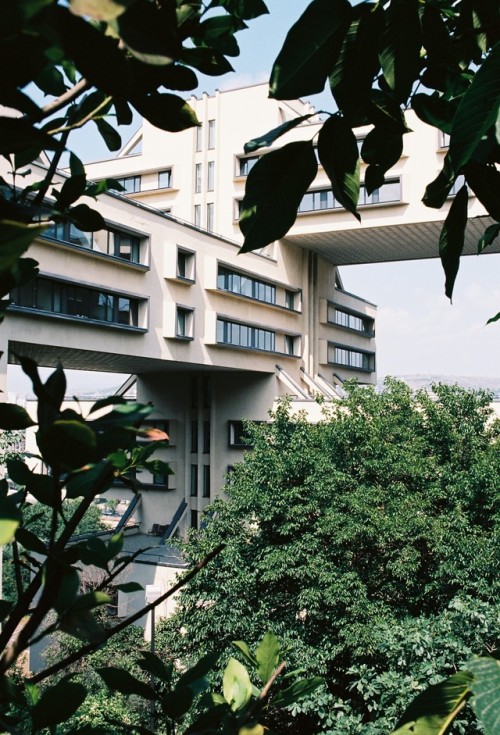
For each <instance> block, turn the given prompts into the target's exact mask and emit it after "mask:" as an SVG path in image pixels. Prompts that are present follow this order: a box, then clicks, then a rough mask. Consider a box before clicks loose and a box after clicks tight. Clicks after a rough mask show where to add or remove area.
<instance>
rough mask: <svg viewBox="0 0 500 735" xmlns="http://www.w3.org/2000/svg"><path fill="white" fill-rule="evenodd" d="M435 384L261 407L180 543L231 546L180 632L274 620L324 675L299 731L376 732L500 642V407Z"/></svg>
mask: <svg viewBox="0 0 500 735" xmlns="http://www.w3.org/2000/svg"><path fill="white" fill-rule="evenodd" d="M434 390H435V393H436V396H435V399H434V398H431V397H429V396H428V395H427V394H425V393H417V394H415V395H413V394H412V393H411V391H410V390H409V389H408V388H407V387H406V386H405V385H404V384H401V383H398V382H389V383H388V384H387V385H386V388H385V391H384V392H383V393H382V394H381V395H377V394H376V393H375V392H374V391H373V390H372V389H368V388H362V387H355V386H351V387H350V388H349V389H348V395H347V398H346V400H345V401H344V402H343V403H341V404H340V405H339V406H338V407H337V406H335V407H333V408H332V409H331V414H330V413H329V414H328V417H327V419H326V420H325V421H324V422H322V423H320V424H318V425H316V426H314V425H311V424H309V423H308V422H307V421H306V419H305V418H304V417H302V418H300V417H299V418H298V419H295V418H291V417H290V415H289V413H288V410H287V407H286V405H283V406H281V407H280V408H279V409H278V411H277V413H276V414H275V415H274V416H273V417H272V422H271V423H270V424H267V425H260V426H250V425H249V426H248V427H247V431H248V434H249V436H250V437H251V443H252V444H253V451H252V452H250V453H248V454H247V455H246V456H245V459H244V461H243V463H241V464H240V465H237V466H236V467H235V469H234V472H233V473H232V474H231V475H230V477H229V480H228V485H227V488H226V492H227V496H228V499H227V501H223V500H218V501H215V502H214V503H213V504H212V505H211V506H210V508H209V510H208V516H207V525H206V529H205V530H204V531H202V532H200V533H198V534H193V535H192V537H191V539H190V541H189V542H188V544H187V545H186V546H185V549H184V551H185V554H186V558H187V560H188V561H190V562H191V561H192V560H193V559H195V558H198V557H199V556H201V555H204V554H206V553H207V552H208V551H209V550H210V549H213V548H214V546H216V545H217V544H219V543H221V542H224V543H225V545H226V546H225V549H224V551H223V552H222V553H221V554H220V555H219V556H218V557H217V559H215V560H214V563H213V564H212V565H211V567H210V570H207V571H206V572H202V573H201V574H200V575H198V576H197V577H196V579H194V580H193V581H192V582H191V583H190V585H189V586H188V587H186V588H185V589H184V590H183V592H182V593H181V596H180V604H179V611H178V613H177V614H176V615H175V616H174V617H173V618H172V619H170V620H169V621H166V622H165V623H164V624H163V626H164V634H163V635H164V636H165V637H164V641H165V645H166V646H167V647H168V649H169V650H170V651H171V652H172V653H173V654H174V655H178V656H179V657H184V658H185V659H186V660H190V656H192V655H193V654H194V652H196V651H199V650H200V648H201V649H202V650H203V649H205V650H207V651H210V650H211V648H212V646H213V645H215V643H214V642H215V641H217V643H220V642H226V644H229V643H230V641H231V640H234V639H235V638H242V639H244V640H246V641H248V642H249V643H252V642H253V641H255V640H256V638H257V637H258V635H259V629H260V628H261V626H263V625H267V626H269V627H270V629H271V630H272V631H273V632H274V633H275V634H276V635H278V636H279V637H280V638H281V639H282V640H283V641H284V643H285V645H286V646H287V647H288V649H289V652H288V658H289V661H290V664H291V665H292V666H302V667H305V668H306V669H307V671H309V672H314V673H316V674H319V675H320V676H324V677H325V679H326V682H327V688H326V689H325V690H323V691H322V692H320V691H318V692H316V694H315V695H314V696H313V697H311V698H310V699H309V700H308V701H306V702H305V703H303V704H302V705H300V706H297V707H296V709H295V712H296V714H297V717H298V720H296V721H293V720H292V722H291V723H289V727H290V728H291V731H297V728H300V731H301V732H328V733H330V732H332V733H335V735H344V733H345V734H346V735H347V733H357V732H359V733H361V732H362V733H363V734H364V733H369V734H370V735H372V734H373V735H375V734H377V735H378V734H379V733H382V732H384V733H386V732H388V731H389V729H390V727H391V725H394V723H395V720H396V718H397V716H398V714H401V713H402V711H403V708H404V706H405V705H406V704H407V703H408V701H409V700H410V699H411V698H412V693H414V690H415V688H417V689H420V688H422V687H423V686H424V685H425V684H427V683H433V682H434V681H436V680H437V678H438V677H439V676H444V675H446V674H448V673H451V672H452V671H453V670H454V669H455V667H457V666H459V665H461V664H462V663H464V662H465V661H466V660H467V659H468V658H469V657H470V655H471V653H472V652H473V651H475V652H477V653H481V651H485V650H488V646H494V642H495V640H496V630H495V623H494V621H495V616H497V615H498V612H499V607H498V575H497V570H496V563H495V562H494V559H496V558H497V555H498V538H499V537H498V530H499V528H498V505H497V504H498V491H499V487H500V463H499V451H500V444H499V441H498V436H499V425H498V422H497V423H495V424H490V423H489V409H488V403H489V400H490V397H489V396H488V395H487V394H486V393H472V392H467V391H464V390H462V389H460V388H457V387H448V386H435V387H434ZM459 610H464V611H465V612H464V615H463V619H464V620H467V623H465V622H462V623H461V622H459V620H460V615H459V614H458V612H457V611H459ZM479 610H481V613H479ZM474 621H475V622H474ZM486 621H488V622H486ZM180 630H182V632H183V634H182V635H180V634H179V631H180ZM440 649H441V650H440ZM294 728H295V730H294ZM278 731H279V732H281V730H278ZM283 731H285V729H283ZM468 732H471V733H472V732H476V730H475V728H474V726H472V725H470V729H469V730H468Z"/></svg>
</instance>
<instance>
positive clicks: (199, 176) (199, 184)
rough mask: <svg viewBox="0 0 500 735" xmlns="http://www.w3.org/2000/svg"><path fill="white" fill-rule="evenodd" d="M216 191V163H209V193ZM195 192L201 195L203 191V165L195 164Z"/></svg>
mask: <svg viewBox="0 0 500 735" xmlns="http://www.w3.org/2000/svg"><path fill="white" fill-rule="evenodd" d="M214 189H215V161H209V162H208V164H207V191H213V190H214ZM194 191H195V194H199V193H200V192H202V191H203V164H202V163H197V164H195V172H194Z"/></svg>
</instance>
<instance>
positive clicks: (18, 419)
mask: <svg viewBox="0 0 500 735" xmlns="http://www.w3.org/2000/svg"><path fill="white" fill-rule="evenodd" d="M29 426H35V422H34V421H33V420H32V419H31V416H30V415H29V413H28V412H27V411H26V409H25V408H23V407H22V406H17V405H16V404H15V403H0V429H3V430H4V431H15V430H17V429H27V428H28V427H29Z"/></svg>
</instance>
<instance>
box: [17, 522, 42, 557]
mask: <svg viewBox="0 0 500 735" xmlns="http://www.w3.org/2000/svg"><path fill="white" fill-rule="evenodd" d="M16 541H19V543H20V544H21V546H23V547H24V548H25V549H27V550H28V551H35V552H36V553H37V554H41V555H42V556H46V555H47V547H46V546H45V544H44V543H43V541H41V540H40V539H39V538H38V536H37V535H36V534H34V533H32V532H31V531H28V529H27V528H18V529H17V531H16Z"/></svg>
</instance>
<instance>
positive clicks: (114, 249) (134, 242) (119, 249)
mask: <svg viewBox="0 0 500 735" xmlns="http://www.w3.org/2000/svg"><path fill="white" fill-rule="evenodd" d="M140 251H141V238H140V237H138V235H129V234H128V233H126V232H118V231H116V230H114V231H110V233H109V237H108V254H109V255H114V256H115V258H122V259H123V260H129V261H130V262H131V263H139V262H140Z"/></svg>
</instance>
